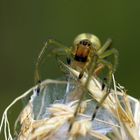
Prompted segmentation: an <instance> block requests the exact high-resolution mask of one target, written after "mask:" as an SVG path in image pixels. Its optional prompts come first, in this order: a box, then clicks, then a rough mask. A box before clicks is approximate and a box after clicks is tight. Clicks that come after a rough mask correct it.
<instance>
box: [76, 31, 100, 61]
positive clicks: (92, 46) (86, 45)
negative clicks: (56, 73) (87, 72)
mask: <svg viewBox="0 0 140 140" xmlns="http://www.w3.org/2000/svg"><path fill="white" fill-rule="evenodd" d="M100 46H101V45H100V40H99V39H98V38H97V37H96V36H95V35H93V34H89V33H82V34H80V35H78V36H77V37H76V38H75V40H74V58H75V60H76V61H80V62H86V61H87V58H88V56H89V53H90V52H91V50H94V51H96V50H98V49H99V48H100Z"/></svg>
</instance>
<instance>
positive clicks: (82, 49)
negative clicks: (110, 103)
mask: <svg viewBox="0 0 140 140" xmlns="http://www.w3.org/2000/svg"><path fill="white" fill-rule="evenodd" d="M111 44H112V40H111V39H110V38H109V39H107V41H106V42H105V43H104V44H103V45H102V46H101V43H100V40H99V38H98V37H97V36H95V35H93V34H90V33H82V34H79V35H78V36H77V37H76V38H75V39H74V42H73V46H72V47H67V46H65V45H63V44H61V43H60V42H58V41H56V40H54V39H48V40H47V42H46V43H45V45H44V46H43V48H42V50H41V51H40V53H39V56H38V58H37V62H36V65H35V82H36V83H37V84H38V88H37V92H39V91H40V88H39V84H40V82H41V81H40V74H39V66H40V64H41V62H42V58H43V57H44V56H45V52H46V50H49V49H50V51H49V53H47V55H54V56H57V57H59V56H66V58H67V63H68V64H70V66H71V67H72V68H74V69H76V70H78V71H80V74H79V78H78V79H81V78H82V76H83V74H84V72H86V73H87V74H88V78H87V81H86V83H85V86H84V89H85V90H84V91H83V94H82V95H81V97H80V99H79V103H78V105H77V108H76V111H75V113H74V118H76V116H77V114H78V109H79V107H80V104H81V102H82V99H83V97H84V95H85V94H86V93H87V86H88V84H89V82H90V80H91V75H94V76H98V75H99V74H100V72H101V71H102V70H103V68H104V67H107V68H108V74H107V80H106V83H107V88H106V94H105V95H104V96H103V97H102V99H101V100H100V102H98V103H97V105H96V107H95V111H94V113H93V115H92V118H91V120H92V121H93V120H94V118H95V116H96V113H97V111H98V109H99V108H100V106H101V105H102V103H103V102H104V100H105V99H106V97H107V96H108V95H109V93H110V89H111V84H112V74H114V73H115V71H116V67H117V64H118V51H117V50H116V49H115V48H111ZM111 55H113V56H114V63H113V64H112V63H111V62H109V61H107V60H106V58H107V57H109V56H111ZM103 87H104V86H103ZM74 120H75V119H73V120H72V123H71V125H70V129H71V127H72V124H73V122H74ZM70 129H69V130H70Z"/></svg>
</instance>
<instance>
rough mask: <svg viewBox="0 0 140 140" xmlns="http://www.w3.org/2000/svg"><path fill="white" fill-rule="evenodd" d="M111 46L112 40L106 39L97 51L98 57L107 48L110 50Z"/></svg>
mask: <svg viewBox="0 0 140 140" xmlns="http://www.w3.org/2000/svg"><path fill="white" fill-rule="evenodd" d="M111 45H112V39H111V38H108V39H107V41H106V42H105V43H104V45H103V46H102V47H101V48H100V49H99V50H97V53H98V55H99V56H100V55H101V54H103V53H104V52H105V51H106V50H107V49H108V48H110V47H111Z"/></svg>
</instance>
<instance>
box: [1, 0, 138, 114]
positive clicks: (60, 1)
mask: <svg viewBox="0 0 140 140" xmlns="http://www.w3.org/2000/svg"><path fill="white" fill-rule="evenodd" d="M82 32H90V33H93V34H95V35H97V36H98V37H99V38H100V39H101V42H102V43H104V42H105V40H106V39H107V38H108V37H111V38H112V39H113V43H114V44H113V46H114V47H115V48H117V49H118V50H119V53H120V56H119V67H118V70H117V73H116V80H117V81H118V82H119V83H120V84H121V85H123V86H125V87H126V89H128V93H129V94H131V95H133V96H135V97H140V95H139V91H138V90H139V82H140V79H139V78H140V76H139V75H140V74H139V71H140V62H139V61H140V1H139V0H133V1H132V0H40V1H35V0H11V1H10V0H0V114H1V113H2V111H3V110H4V108H5V107H6V106H7V105H8V104H9V103H10V102H11V101H12V100H13V99H14V98H15V97H17V96H18V95H20V94H22V93H23V92H25V91H26V90H27V89H28V88H30V87H31V86H32V85H33V84H34V67H35V62H36V59H37V55H38V53H39V51H40V49H41V48H42V46H43V44H44V43H45V41H46V40H47V38H50V37H51V38H55V39H57V40H59V41H61V42H63V43H64V44H66V45H68V46H70V45H72V42H73V39H74V38H75V36H76V35H77V34H79V33H82ZM52 62H53V60H52V61H51V59H49V61H48V62H47V64H46V65H45V66H44V67H43V70H42V73H43V76H44V78H45V77H49V78H56V77H59V73H60V72H59V73H58V68H57V67H56V68H54V66H53V65H56V63H52ZM0 116H1V115H0Z"/></svg>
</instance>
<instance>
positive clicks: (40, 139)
mask: <svg viewBox="0 0 140 140" xmlns="http://www.w3.org/2000/svg"><path fill="white" fill-rule="evenodd" d="M66 67H67V69H68V70H69V71H70V72H71V74H72V75H73V76H74V77H78V75H79V72H77V71H75V70H74V69H72V68H70V67H68V66H66ZM86 78H87V75H86V73H85V74H84V76H83V77H82V79H81V80H80V81H79V82H78V84H79V85H81V87H82V86H83V85H84V83H85V81H86ZM112 78H113V83H114V89H111V92H110V94H109V96H108V97H107V98H106V100H105V102H104V103H103V104H102V108H101V109H100V110H99V111H98V113H97V116H96V118H95V120H94V121H91V115H92V113H93V111H94V108H95V105H96V102H99V101H100V99H101V98H102V96H103V95H104V94H105V90H102V89H101V83H100V82H99V81H98V80H97V79H95V78H92V80H91V81H90V83H89V86H88V91H89V92H88V93H89V97H88V98H87V99H84V100H83V101H82V103H81V105H80V108H79V110H78V115H77V117H76V118H75V122H74V124H73V125H72V128H71V130H70V131H69V125H70V122H71V121H72V119H73V116H74V112H75V109H76V106H77V104H78V100H72V98H71V93H72V91H73V92H75V87H74V88H72V91H70V93H69V94H68V95H67V97H66V98H67V100H66V102H64V100H63V99H64V94H63V95H62V98H61V99H57V98H56V100H53V101H52V102H50V101H49V99H48V98H51V95H52V94H54V91H53V90H52V89H51V88H52V87H53V88H54V87H55V85H57V87H58V89H57V90H56V91H57V92H60V91H59V90H60V89H62V87H61V86H62V85H63V88H64V87H65V86H66V85H67V84H68V83H67V82H66V81H56V80H46V81H44V82H42V83H41V85H40V86H41V88H42V89H41V90H42V92H41V93H42V95H39V96H38V95H37V94H36V90H35V89H36V87H33V88H31V89H30V90H29V91H27V92H26V93H24V94H23V95H21V96H20V97H18V98H17V99H15V100H14V101H13V102H12V103H11V104H10V105H9V106H8V107H7V108H6V110H5V111H4V114H3V117H2V121H1V125H0V132H2V128H3V125H4V132H5V140H13V139H14V138H13V136H12V135H11V132H10V124H9V121H8V116H7V112H8V110H9V109H10V108H11V107H12V106H13V105H14V104H15V103H16V102H17V101H18V100H20V99H22V98H24V97H25V96H26V95H28V94H29V93H30V92H32V91H33V94H32V96H31V99H30V100H29V102H28V104H27V105H26V107H25V108H24V109H23V111H22V112H21V113H20V115H19V117H18V119H17V121H16V125H15V127H16V126H17V125H18V122H19V123H20V130H19V132H17V136H16V138H15V139H17V140H58V139H61V140H88V139H89V140H90V139H97V140H98V139H99V140H139V139H140V103H139V101H138V100H137V99H135V98H133V97H131V96H128V95H127V94H126V91H125V89H123V88H122V87H121V86H120V85H116V82H115V79H114V76H113V75H112ZM50 85H51V87H50ZM64 89H65V88H64ZM64 89H63V90H64ZM57 92H56V93H55V96H54V97H53V98H55V97H56V94H57ZM69 99H70V100H69ZM37 108H38V109H37Z"/></svg>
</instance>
